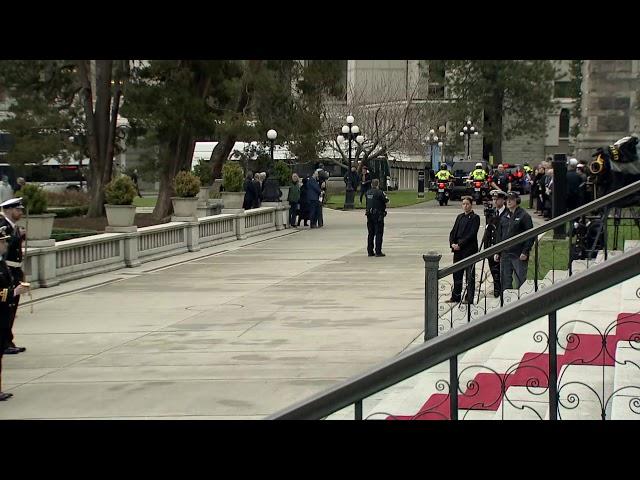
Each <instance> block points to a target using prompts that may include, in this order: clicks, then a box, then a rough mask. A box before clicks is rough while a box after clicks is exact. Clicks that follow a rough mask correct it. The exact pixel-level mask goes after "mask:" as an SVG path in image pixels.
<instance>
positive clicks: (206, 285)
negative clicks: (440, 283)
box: [0, 202, 482, 419]
mask: <svg viewBox="0 0 640 480" xmlns="http://www.w3.org/2000/svg"><path fill="white" fill-rule="evenodd" d="M476 208H477V209H478V208H481V207H476ZM459 211H460V204H459V202H454V203H453V204H452V205H450V206H449V207H439V206H437V204H435V203H434V202H428V204H422V205H420V206H417V207H415V208H402V209H394V210H391V212H390V213H389V215H388V216H387V223H386V231H385V243H384V246H383V250H384V251H385V252H386V254H387V257H385V258H376V257H371V258H369V257H367V254H366V249H365V244H366V227H365V217H364V212H363V211H353V212H342V211H333V210H329V209H325V211H324V216H325V227H324V228H322V229H318V230H308V229H303V230H295V229H289V230H285V231H282V232H274V233H272V234H268V235H264V236H260V237H253V238H250V239H248V240H245V241H242V242H234V243H231V244H226V245H220V246H217V247H213V248H209V249H205V250H203V251H201V252H195V253H189V254H184V255H180V256H177V257H174V258H171V259H165V260H161V261H157V262H152V263H148V264H145V265H143V266H141V267H138V268H132V269H123V270H119V271H116V272H112V273H109V274H104V275H98V276H94V277H91V278H88V279H83V280H79V281H75V282H70V283H66V284H63V285H59V286H57V287H54V288H50V289H39V290H36V291H35V292H34V293H33V310H34V311H33V313H30V305H29V304H28V302H25V304H24V305H21V308H20V310H19V312H18V318H17V320H16V327H15V334H16V341H17V343H18V345H21V346H25V347H27V352H25V353H22V354H19V355H9V356H5V357H4V360H3V362H4V372H3V381H4V390H5V391H10V392H12V393H13V394H14V397H13V398H12V399H11V400H9V401H7V402H2V403H0V418H4V419H7V418H19V419H32V418H60V419H62V418H64V419H69V418H77V419H83V418H140V419H142V418H189V419H197V418H211V419H239V418H244V419H257V418H263V417H264V416H265V415H268V414H270V413H273V412H275V411H277V410H279V409H281V408H284V407H286V406H288V405H290V404H291V403H293V402H295V401H297V400H301V399H303V398H305V397H307V396H309V395H311V394H313V393H315V392H318V391H320V390H322V389H324V388H326V387H327V386H329V385H332V384H334V383H335V382H338V381H340V380H342V379H345V378H347V377H350V376H352V375H355V374H357V373H359V372H361V371H362V370H364V369H366V368H368V367H370V366H372V365H375V364H377V363H378V362H381V361H383V360H386V359H388V358H389V357H392V356H393V355H396V354H398V353H399V352H401V351H402V350H404V349H405V348H406V347H407V346H408V345H410V344H411V343H412V342H413V340H414V339H415V338H416V337H419V336H420V335H421V334H422V333H421V332H422V330H423V308H424V306H423V305H424V304H423V302H424V299H423V298H424V297H423V295H424V293H423V292H424V262H423V260H422V254H424V253H426V252H427V251H428V250H437V251H440V252H441V253H443V254H444V255H443V262H442V265H446V264H449V263H450V262H451V254H450V251H449V248H448V233H449V230H450V228H451V226H452V223H453V219H454V218H455V215H457V214H458V213H459ZM477 213H479V214H482V212H481V210H477ZM24 300H26V299H23V301H24Z"/></svg>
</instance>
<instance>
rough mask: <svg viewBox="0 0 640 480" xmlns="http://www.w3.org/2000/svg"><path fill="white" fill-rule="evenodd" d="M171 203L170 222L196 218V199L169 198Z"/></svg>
mask: <svg viewBox="0 0 640 480" xmlns="http://www.w3.org/2000/svg"><path fill="white" fill-rule="evenodd" d="M171 202H172V203H173V216H172V217H171V218H172V220H173V219H174V218H176V221H180V220H178V218H180V219H185V221H186V220H188V219H196V218H198V197H189V198H187V197H171Z"/></svg>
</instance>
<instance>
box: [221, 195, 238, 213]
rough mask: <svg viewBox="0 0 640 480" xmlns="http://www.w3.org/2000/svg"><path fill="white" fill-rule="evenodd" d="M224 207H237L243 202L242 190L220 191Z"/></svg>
mask: <svg viewBox="0 0 640 480" xmlns="http://www.w3.org/2000/svg"><path fill="white" fill-rule="evenodd" d="M220 195H221V196H222V201H223V202H224V208H225V209H228V208H232V209H239V208H242V203H243V202H244V192H221V193H220Z"/></svg>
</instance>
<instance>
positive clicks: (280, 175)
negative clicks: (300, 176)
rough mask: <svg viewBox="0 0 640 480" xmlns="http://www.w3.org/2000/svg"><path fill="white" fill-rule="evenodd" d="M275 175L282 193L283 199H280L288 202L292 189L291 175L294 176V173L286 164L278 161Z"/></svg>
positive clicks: (274, 168)
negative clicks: (290, 189)
mask: <svg viewBox="0 0 640 480" xmlns="http://www.w3.org/2000/svg"><path fill="white" fill-rule="evenodd" d="M273 173H274V175H275V177H276V178H277V179H278V182H279V183H280V190H281V191H282V197H280V200H281V201H283V202H286V201H287V197H288V196H289V188H290V187H291V175H292V174H293V172H292V171H291V168H289V165H287V163H286V162H284V161H282V160H278V161H277V162H276V163H275V165H274V166H273Z"/></svg>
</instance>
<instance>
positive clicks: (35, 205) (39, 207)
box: [20, 185, 55, 246]
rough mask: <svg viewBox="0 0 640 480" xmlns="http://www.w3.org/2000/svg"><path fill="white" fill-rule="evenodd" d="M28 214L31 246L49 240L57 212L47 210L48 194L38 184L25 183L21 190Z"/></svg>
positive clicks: (26, 219) (27, 223) (25, 219)
mask: <svg viewBox="0 0 640 480" xmlns="http://www.w3.org/2000/svg"><path fill="white" fill-rule="evenodd" d="M20 192H21V195H22V201H23V203H24V206H25V210H26V211H27V213H28V216H27V217H26V218H24V219H23V220H24V222H25V224H26V227H27V230H28V235H29V238H30V239H31V243H30V245H31V246H36V244H37V243H39V242H45V243H44V244H45V245H46V244H47V242H49V241H50V240H49V238H50V237H51V230H52V229H53V219H54V217H55V214H53V213H49V214H48V213H45V212H46V211H47V196H46V195H45V193H44V191H43V190H42V189H41V188H40V187H38V186H37V185H25V186H24V187H22V190H21V191H20ZM23 226H24V225H23Z"/></svg>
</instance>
